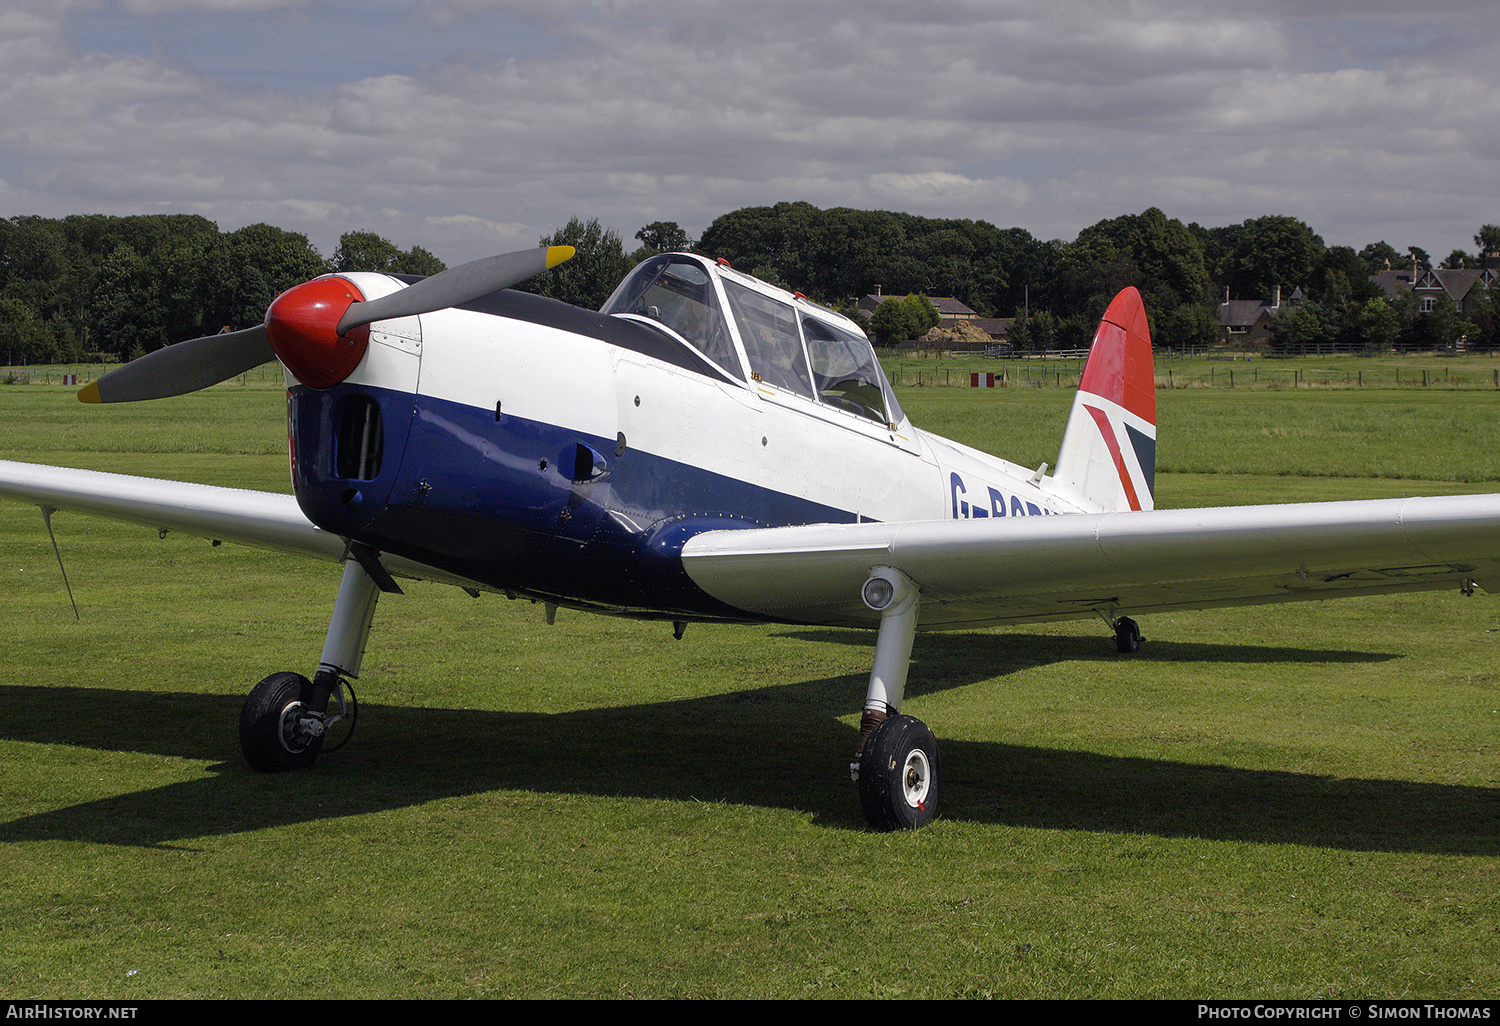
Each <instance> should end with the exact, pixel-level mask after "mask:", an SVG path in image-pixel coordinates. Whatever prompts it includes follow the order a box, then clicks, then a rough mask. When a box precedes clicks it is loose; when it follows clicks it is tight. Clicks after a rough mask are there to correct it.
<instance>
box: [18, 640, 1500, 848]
mask: <svg viewBox="0 0 1500 1026" xmlns="http://www.w3.org/2000/svg"><path fill="white" fill-rule="evenodd" d="M794 636H806V637H809V638H813V639H824V640H827V638H828V637H832V636H836V637H837V638H838V640H841V641H844V642H846V643H848V642H850V641H855V643H861V642H860V641H858V639H859V638H860V636H859V635H851V634H848V633H841V632H840V633H837V634H836V635H835V634H834V632H828V633H827V634H826V635H825V633H824V632H802V633H801V634H799V635H794ZM1153 653H1154V655H1155V656H1156V657H1157V658H1161V659H1165V660H1170V661H1177V660H1184V661H1186V660H1193V661H1198V662H1204V661H1210V662H1211V661H1214V660H1224V661H1235V662H1257V661H1265V662H1273V661H1274V662H1319V663H1325V662H1341V661H1344V662H1347V661H1364V662H1369V661H1383V660H1386V659H1390V658H1394V657H1392V656H1388V655H1381V654H1372V653H1350V652H1321V651H1305V650H1296V649H1276V648H1255V647H1247V646H1197V645H1178V644H1171V643H1167V644H1162V645H1158V646H1155V647H1154V649H1153ZM1057 658H1071V659H1080V658H1082V659H1093V658H1098V659H1101V660H1104V659H1112V658H1114V657H1113V656H1112V655H1106V654H1103V653H1098V654H1095V653H1093V652H1092V651H1085V652H1080V645H1079V644H1078V639H1076V638H1052V637H1024V636H1017V635H1006V636H1004V644H997V639H996V636H994V635H960V636H949V637H947V638H944V639H942V640H941V643H940V647H939V645H938V643H936V642H930V641H929V640H928V639H922V640H921V641H920V642H919V645H918V649H917V652H916V663H915V664H914V668H913V681H912V687H911V691H912V693H921V692H932V691H938V690H943V689H945V688H949V687H958V686H962V685H964V684H969V683H973V682H975V681H978V680H987V679H990V678H993V677H995V676H997V675H1000V674H1003V673H1006V672H1010V671H1011V670H1014V669H1016V668H1017V667H1018V666H1021V665H1035V664H1036V663H1037V662H1042V661H1048V660H1051V659H1057ZM997 664H998V666H997ZM1007 664H1008V665H1007ZM981 666H982V667H984V669H982V670H981V669H979V667H981ZM864 688H865V679H864V678H863V677H862V676H855V675H843V676H838V677H831V678H826V679H822V680H811V681H802V682H797V683H793V684H785V685H779V686H775V687H769V688H763V689H758V690H754V691H741V692H733V693H729V694H719V695H709V696H702V697H696V698H688V699H682V700H677V701H671V702H663V703H655V704H641V705H624V706H619V707H614V708H603V709H588V710H582V711H574V712H566V713H555V714H539V713H517V712H497V711H476V710H455V709H425V708H412V707H405V706H384V705H378V704H367V705H365V706H364V707H363V708H362V711H361V718H360V725H359V733H358V735H357V736H356V737H355V739H354V741H353V742H352V743H351V745H350V746H349V748H348V749H347V750H345V751H344V752H339V753H336V754H332V755H328V756H325V757H324V758H322V759H321V760H320V761H319V762H318V764H317V766H316V767H315V768H314V769H313V770H312V771H311V772H310V773H301V774H283V775H276V776H264V775H260V774H256V773H254V772H252V771H251V770H249V769H248V768H247V767H245V765H244V763H243V762H242V761H241V759H240V757H239V752H238V747H237V740H236V727H235V725H236V723H237V720H238V715H239V705H240V700H239V699H235V698H228V697H223V696H214V695H194V694H184V693H172V692H144V691H119V690H113V691H111V690H98V689H83V688H78V689H74V688H28V687H6V688H4V689H3V693H4V699H5V701H4V708H3V710H0V736H4V737H6V738H8V739H11V740H19V741H29V742H37V743H45V744H60V745H69V746H77V747H84V748H95V749H100V750H104V751H139V752H147V753H153V754H157V755H162V756H169V757H175V758H182V759H188V760H195V761H206V762H209V763H212V764H213V765H211V766H210V767H209V770H210V775H209V776H206V777H203V778H201V779H196V780H191V781H183V782H178V783H172V784H168V785H166V786H163V787H158V788H150V789H145V790H140V791H136V792H132V793H127V794H118V795H113V796H110V797H106V798H101V799H98V800H94V801H87V802H81V803H78V804H74V805H70V806H67V807H64V808H59V809H56V810H53V811H49V812H44V813H39V814H36V815H31V816H26V817H22V818H20V819H16V820H13V821H11V822H9V823H3V824H0V841H20V840H39V839H68V840H81V841H94V842H100V843H107V844H121V845H138V846H171V845H173V844H174V842H180V841H183V840H185V839H189V838H193V837H200V836H207V835H216V834H234V833H240V832H245V831H251V830H261V829H265V828H267V827H276V826H282V825H287V824H294V823H300V822H307V821H315V820H321V819H329V818H335V817H340V816H351V815H360V814H365V813H370V812H380V811H384V810H389V809H398V808H406V807H410V806H414V805H419V804H422V803H425V802H430V801H434V800H438V799H443V798H449V797H454V796H460V795H469V794H476V793H482V792H488V791H500V790H522V791H535V792H543V793H549V792H550V793H567V794H583V795H598V796H604V797H641V798H652V799H664V800H673V801H693V800H697V801H715V802H717V801H724V802H732V803H737V804H743V805H750V806H760V807H766V808H783V809H791V810H795V811H799V812H804V813H807V814H808V815H810V816H811V817H813V818H814V820H815V821H817V822H819V823H821V824H823V825H825V826H829V827H834V828H847V829H863V821H862V819H861V817H860V814H859V810H858V799H857V798H856V796H855V793H854V790H853V787H852V786H851V785H850V784H849V782H848V775H847V766H848V761H849V758H850V755H851V754H852V748H853V743H854V736H855V731H854V729H853V728H852V727H851V726H849V725H847V724H845V723H842V722H840V721H839V720H838V719H837V718H836V717H837V716H841V715H846V714H850V713H854V712H857V710H858V708H859V706H860V704H861V700H862V698H863V695H864ZM942 744H943V759H944V768H945V776H944V812H943V815H944V817H945V818H947V819H951V820H964V821H972V822H980V823H994V824H1004V825H1009V826H1021V827H1040V828H1049V829H1068V830H1091V831H1100V832H1108V833H1129V834H1148V835H1158V836H1167V837H1183V836H1191V837H1205V838H1212V839H1217V840H1235V841H1248V842H1252V843H1289V844H1304V845H1313V846H1317V847H1332V848H1343V849H1349V850H1379V851H1390V852H1412V851H1420V852H1446V853H1457V854H1480V855H1493V854H1497V853H1500V829H1497V826H1500V814H1497V808H1500V801H1497V795H1496V794H1495V792H1494V791H1492V790H1490V789H1487V788H1479V787H1467V786H1456V785H1441V784H1427V783H1414V782H1406V781H1392V780H1350V779H1335V778H1331V777H1323V776H1316V775H1310V774H1305V773H1284V772H1274V771H1264V770H1247V769H1236V768H1232V767H1224V766H1215V765H1195V764H1190V763H1183V762H1174V761H1168V760H1162V759H1147V758H1124V757H1118V756H1109V755H1098V754H1093V753H1088V752H1077V751H1067V750H1060V749H1050V748H1041V747H1025V746H1017V745H1009V744H1005V743H1003V742H998V741H996V742H979V741H952V740H949V741H945V742H943V743H942Z"/></svg>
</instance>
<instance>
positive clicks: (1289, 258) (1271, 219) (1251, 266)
mask: <svg viewBox="0 0 1500 1026" xmlns="http://www.w3.org/2000/svg"><path fill="white" fill-rule="evenodd" d="M1323 251H1324V246H1323V240H1322V239H1321V238H1320V237H1319V236H1318V235H1317V234H1316V233H1314V232H1313V230H1312V229H1311V228H1309V227H1308V226H1307V225H1305V224H1303V223H1302V222H1301V221H1299V220H1297V219H1296V218H1294V217H1283V216H1280V215H1271V216H1267V217H1257V218H1253V219H1251V220H1249V221H1246V222H1244V224H1243V225H1241V230H1240V231H1239V233H1238V234H1237V236H1236V243H1235V250H1234V253H1233V255H1232V259H1231V267H1230V273H1229V277H1228V279H1227V280H1226V282H1225V284H1228V285H1229V286H1230V288H1231V289H1232V290H1233V291H1234V292H1235V294H1236V295H1241V296H1262V297H1264V296H1270V295H1271V294H1272V293H1273V292H1274V291H1275V290H1276V288H1277V287H1278V286H1280V287H1281V289H1282V291H1283V292H1284V293H1286V292H1290V291H1291V290H1292V289H1294V288H1297V287H1299V286H1307V285H1310V284H1311V283H1312V280H1313V277H1314V275H1315V274H1316V273H1317V271H1318V268H1319V267H1320V266H1321V265H1322V263H1323Z"/></svg>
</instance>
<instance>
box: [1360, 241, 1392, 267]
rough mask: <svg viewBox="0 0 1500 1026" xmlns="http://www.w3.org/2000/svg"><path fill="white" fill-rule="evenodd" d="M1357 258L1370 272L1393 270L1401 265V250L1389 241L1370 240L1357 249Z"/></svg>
mask: <svg viewBox="0 0 1500 1026" xmlns="http://www.w3.org/2000/svg"><path fill="white" fill-rule="evenodd" d="M1359 258H1360V259H1361V260H1363V261H1364V263H1365V267H1366V268H1367V269H1368V270H1369V272H1370V273H1371V274H1378V273H1379V272H1381V271H1390V270H1394V269H1396V268H1398V267H1400V266H1401V263H1402V259H1401V251H1400V250H1398V249H1397V248H1396V247H1395V246H1392V245H1391V244H1390V243H1389V242H1372V243H1370V244H1369V245H1368V246H1366V247H1365V248H1364V249H1362V250H1360V251H1359Z"/></svg>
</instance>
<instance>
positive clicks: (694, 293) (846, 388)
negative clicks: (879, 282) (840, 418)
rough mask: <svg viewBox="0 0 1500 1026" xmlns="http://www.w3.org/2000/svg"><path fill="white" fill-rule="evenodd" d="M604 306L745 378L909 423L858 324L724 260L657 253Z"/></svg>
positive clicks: (868, 414) (865, 414)
mask: <svg viewBox="0 0 1500 1026" xmlns="http://www.w3.org/2000/svg"><path fill="white" fill-rule="evenodd" d="M603 312H604V313H607V314H615V315H619V316H626V317H639V318H644V319H646V320H649V321H650V322H652V324H653V325H654V326H656V327H658V328H664V329H666V330H668V331H669V332H670V333H671V334H673V335H675V336H677V337H678V338H679V339H680V340H681V341H682V342H684V343H686V344H687V345H690V346H692V347H693V348H694V349H696V350H697V351H698V352H699V353H701V354H702V355H703V356H705V357H707V358H708V359H709V360H710V361H712V362H713V364H714V365H716V366H717V367H719V368H720V369H722V370H723V371H724V373H725V374H727V375H728V376H730V377H732V378H734V379H737V380H739V381H743V382H750V381H753V382H756V383H757V384H760V385H770V386H772V387H774V388H776V389H779V390H781V391H782V392H789V393H792V394H794V395H799V396H802V397H803V398H805V399H808V400H810V401H812V402H817V403H822V404H824V405H827V406H830V407H833V408H835V409H840V410H844V411H847V412H850V413H855V414H858V415H860V416H862V417H866V418H868V419H870V420H873V421H876V422H877V423H880V424H892V425H894V424H899V423H900V422H901V421H902V420H903V419H904V415H903V414H902V412H901V407H900V406H899V405H898V404H897V402H896V397H895V395H894V394H893V393H892V391H891V387H890V384H889V383H888V382H887V381H886V379H885V375H884V374H883V373H882V372H881V370H880V364H879V362H878V361H876V359H875V351H874V350H873V349H871V348H870V342H869V340H868V339H866V338H865V336H864V334H863V333H862V332H861V331H860V330H859V328H858V327H856V326H855V324H854V322H852V321H850V320H849V319H848V318H845V317H843V316H841V315H839V314H836V313H834V312H833V311H832V310H828V309H826V308H824V307H821V306H818V305H817V304H815V303H811V302H808V301H807V300H806V299H803V298H802V297H800V296H794V295H792V294H791V293H789V292H786V291H783V290H782V289H778V288H775V287H773V286H771V285H767V284H766V283H765V282H763V281H760V280H759V279H757V278H752V277H750V276H749V275H745V274H740V273H739V272H737V271H734V270H732V269H730V268H729V267H728V266H727V265H716V264H712V263H710V262H708V261H707V260H705V259H703V258H702V257H697V256H691V255H689V254H685V253H667V254H663V255H661V256H657V257H652V258H651V259H649V260H647V261H645V262H643V263H642V264H640V265H639V266H637V267H636V268H635V270H633V271H631V272H630V274H628V275H627V276H626V277H625V280H624V281H622V282H621V283H620V286H619V287H618V288H617V289H615V291H614V294H613V295H612V296H610V297H609V300H608V302H606V303H605V304H604V307H603Z"/></svg>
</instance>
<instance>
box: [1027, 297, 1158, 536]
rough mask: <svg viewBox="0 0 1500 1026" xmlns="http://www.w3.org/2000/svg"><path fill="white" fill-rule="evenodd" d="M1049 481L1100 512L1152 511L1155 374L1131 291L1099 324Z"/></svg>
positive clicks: (1112, 305) (1143, 311)
mask: <svg viewBox="0 0 1500 1026" xmlns="http://www.w3.org/2000/svg"><path fill="white" fill-rule="evenodd" d="M1052 479H1053V482H1054V484H1056V485H1060V486H1062V487H1063V488H1064V489H1066V490H1067V491H1070V492H1072V493H1074V495H1075V497H1076V498H1078V499H1079V500H1080V501H1082V502H1083V503H1084V504H1085V505H1087V506H1090V507H1095V508H1097V509H1098V510H1100V511H1114V510H1127V509H1151V508H1153V507H1154V505H1155V501H1154V497H1153V493H1154V492H1155V489H1156V373H1155V370H1154V368H1153V366H1152V363H1151V332H1150V330H1149V329H1148V328H1147V326H1146V308H1145V307H1144V306H1143V305H1142V303H1141V294H1140V293H1139V292H1137V291H1136V290H1135V289H1133V288H1128V289H1125V290H1124V291H1123V292H1121V293H1120V294H1119V295H1118V296H1116V297H1115V298H1114V302H1112V303H1110V304H1109V309H1108V310H1106V311H1105V312H1104V319H1103V320H1102V321H1100V322H1099V331H1098V333H1097V334H1095V335H1094V345H1093V348H1091V349H1090V350H1089V359H1088V363H1086V364H1085V365H1084V368H1083V380H1082V381H1080V382H1079V384H1078V394H1077V396H1075V397H1074V399H1073V412H1072V413H1071V414H1070V415H1069V416H1068V426H1067V429H1066V430H1065V431H1064V432H1063V442H1062V451H1061V452H1060V453H1059V454H1058V457H1057V470H1056V472H1055V473H1054V474H1053V475H1052Z"/></svg>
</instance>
